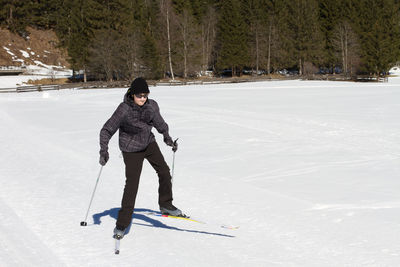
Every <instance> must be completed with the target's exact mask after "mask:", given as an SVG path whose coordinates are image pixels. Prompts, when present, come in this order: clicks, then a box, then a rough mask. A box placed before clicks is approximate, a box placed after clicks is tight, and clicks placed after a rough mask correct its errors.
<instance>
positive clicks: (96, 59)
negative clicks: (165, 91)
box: [0, 0, 400, 80]
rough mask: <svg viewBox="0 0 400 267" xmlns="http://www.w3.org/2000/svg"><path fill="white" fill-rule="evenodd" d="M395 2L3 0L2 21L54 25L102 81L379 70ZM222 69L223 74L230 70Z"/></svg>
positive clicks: (387, 50)
mask: <svg viewBox="0 0 400 267" xmlns="http://www.w3.org/2000/svg"><path fill="white" fill-rule="evenodd" d="M399 2H400V0H334V1H333V0H221V1H217V0H173V1H172V0H0V8H1V9H0V25H1V26H2V27H4V28H8V29H10V30H11V31H14V32H17V33H19V34H20V35H22V36H24V37H26V36H27V35H28V34H29V33H27V32H26V28H27V26H33V27H37V28H43V29H53V30H54V31H55V32H56V33H57V35H58V37H59V39H60V44H59V45H60V46H61V47H63V48H66V49H67V51H68V55H69V62H70V63H71V65H72V67H73V69H75V70H84V71H85V73H88V74H91V75H95V76H96V77H97V78H101V79H105V80H121V79H127V80H130V79H132V78H134V77H137V76H145V77H147V78H153V79H154V78H155V79H157V78H162V77H164V76H165V75H166V74H168V75H170V76H174V75H178V76H181V77H190V76H194V75H197V74H198V73H199V72H201V71H203V72H205V71H207V70H212V71H214V72H222V71H224V70H225V72H227V70H229V71H232V72H233V74H234V75H239V74H240V73H242V71H243V70H252V71H253V73H267V74H268V73H273V72H276V71H278V70H282V69H289V70H295V71H296V72H298V73H299V74H300V75H305V74H310V73H316V72H318V71H319V72H321V71H322V72H330V73H332V72H336V73H343V74H344V75H347V76H352V75H355V74H367V75H382V74H385V73H386V72H387V71H388V70H389V68H390V67H391V66H392V65H393V64H394V63H396V62H397V61H399V58H400V56H399V55H400V12H399V11H400V3H399ZM229 71H228V72H229Z"/></svg>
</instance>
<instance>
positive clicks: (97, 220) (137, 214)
mask: <svg viewBox="0 0 400 267" xmlns="http://www.w3.org/2000/svg"><path fill="white" fill-rule="evenodd" d="M119 209H120V208H112V209H109V210H105V211H103V212H101V213H97V214H93V221H94V224H101V218H102V217H104V216H110V217H111V218H114V219H115V220H117V218H118V211H119ZM143 212H145V213H153V214H155V215H158V216H160V215H161V212H159V211H154V210H151V209H135V210H134V213H133V215H132V223H131V224H130V225H129V227H128V228H127V230H126V234H129V231H130V230H131V226H132V224H136V225H140V226H147V227H157V228H164V229H169V230H175V231H182V232H189V233H196V234H206V235H215V236H222V237H235V236H233V235H226V234H220V233H212V232H205V231H197V230H189V229H183V228H178V227H174V226H169V225H166V224H165V223H162V222H161V221H159V220H157V219H155V218H151V215H145V214H141V213H143ZM136 220H141V221H144V222H146V223H147V224H144V223H138V222H136ZM193 223H194V222H193Z"/></svg>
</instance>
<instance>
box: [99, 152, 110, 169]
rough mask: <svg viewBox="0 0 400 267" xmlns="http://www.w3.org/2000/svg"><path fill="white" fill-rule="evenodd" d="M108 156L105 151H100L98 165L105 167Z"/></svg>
mask: <svg viewBox="0 0 400 267" xmlns="http://www.w3.org/2000/svg"><path fill="white" fill-rule="evenodd" d="M108 158H109V155H108V152H107V151H100V160H99V163H100V165H101V166H104V165H106V163H107V161H108Z"/></svg>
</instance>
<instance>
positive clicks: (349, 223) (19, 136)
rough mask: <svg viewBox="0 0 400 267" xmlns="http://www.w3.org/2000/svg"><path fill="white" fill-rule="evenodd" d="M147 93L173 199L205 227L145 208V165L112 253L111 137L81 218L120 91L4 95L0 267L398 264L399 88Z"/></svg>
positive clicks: (114, 176)
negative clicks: (162, 123)
mask: <svg viewBox="0 0 400 267" xmlns="http://www.w3.org/2000/svg"><path fill="white" fill-rule="evenodd" d="M150 89H151V97H152V98H154V99H156V100H157V101H158V103H159V105H160V107H161V112H162V114H163V116H164V118H165V120H166V121H167V122H168V123H169V125H170V134H171V136H172V137H174V138H177V137H179V141H180V142H179V145H180V146H179V150H178V152H177V154H176V165H175V177H174V198H175V202H174V203H175V204H176V205H177V206H178V207H179V208H181V209H182V210H184V211H185V212H186V213H188V214H190V215H191V216H192V217H193V218H195V219H198V220H201V221H204V222H206V224H199V223H195V222H188V221H183V220H176V219H171V218H161V217H155V216H150V215H148V214H147V212H148V210H153V211H157V209H158V206H157V176H156V174H155V172H154V171H153V170H152V168H151V167H150V165H149V164H148V163H146V164H145V167H144V169H143V173H142V177H141V183H140V187H139V193H138V197H137V204H136V207H137V211H136V214H135V215H134V219H133V224H132V227H131V230H130V232H129V234H128V235H126V236H125V238H124V239H123V240H122V241H121V254H120V255H114V253H113V249H114V240H113V239H112V230H113V228H114V224H115V220H116V214H117V210H118V208H119V205H120V200H121V195H122V190H123V186H124V165H123V161H122V158H121V156H120V152H119V149H118V144H117V143H118V136H117V134H116V135H115V136H114V137H113V139H112V141H111V143H110V161H109V162H108V164H107V165H106V166H105V167H104V168H103V172H102V175H101V178H100V181H99V184H98V188H97V191H96V195H95V197H94V201H93V204H92V208H91V210H90V213H89V218H88V226H87V227H82V226H80V221H82V220H83V219H84V216H85V213H86V210H87V207H88V204H89V200H90V196H91V193H92V190H93V188H94V185H95V182H96V178H97V175H98V173H99V169H100V165H99V164H98V150H99V146H98V135H99V130H100V128H101V127H102V125H103V124H104V122H105V121H106V120H107V119H108V117H109V116H110V115H111V114H112V112H113V111H114V109H115V108H116V107H117V105H118V104H119V103H120V102H121V100H122V97H123V94H124V92H125V90H126V89H108V90H60V91H52V92H42V93H40V92H34V93H21V94H1V95H0V122H1V123H0V131H1V138H0V147H1V151H2V153H1V154H0V170H1V171H0V216H1V220H0V236H1V238H0V265H1V266H285V267H286V266H399V265H400V193H399V192H400V179H399V178H400V115H399V114H400V80H399V79H397V78H391V79H390V81H389V83H348V82H321V81H276V82H258V83H243V84H229V85H226V84H225V85H208V86H181V87H152V88H150ZM154 132H155V134H156V135H157V138H158V141H159V144H160V147H161V148H162V150H163V153H164V155H165V157H166V160H167V162H169V163H171V162H172V152H171V151H170V149H169V148H168V147H166V146H165V145H164V144H162V140H161V136H160V135H159V134H158V133H157V132H156V131H154ZM222 224H226V225H233V226H240V228H239V229H234V230H232V229H225V228H221V227H220V226H221V225H222Z"/></svg>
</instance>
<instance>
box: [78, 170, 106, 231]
mask: <svg viewBox="0 0 400 267" xmlns="http://www.w3.org/2000/svg"><path fill="white" fill-rule="evenodd" d="M102 170H103V166H101V167H100V172H99V175H98V176H97V180H96V185H95V186H94V190H93V193H92V198H91V199H90V203H89V207H88V209H87V212H86V216H85V220H84V221H81V226H86V225H87V222H86V220H87V216H88V214H89V210H90V206H91V205H92V201H93V198H94V193H95V192H96V188H97V184H98V183H99V179H100V175H101V171H102Z"/></svg>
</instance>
